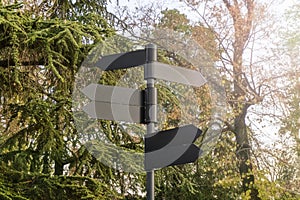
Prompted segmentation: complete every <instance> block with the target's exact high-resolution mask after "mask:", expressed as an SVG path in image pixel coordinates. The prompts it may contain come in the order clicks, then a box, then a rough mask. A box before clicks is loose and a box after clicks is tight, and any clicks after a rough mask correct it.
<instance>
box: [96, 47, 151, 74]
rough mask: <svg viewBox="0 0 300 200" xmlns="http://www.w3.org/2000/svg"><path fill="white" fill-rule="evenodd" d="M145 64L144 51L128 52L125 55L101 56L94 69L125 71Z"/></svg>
mask: <svg viewBox="0 0 300 200" xmlns="http://www.w3.org/2000/svg"><path fill="white" fill-rule="evenodd" d="M145 63H146V50H145V49H142V50H137V51H130V52H126V53H119V54H112V55H107V56H103V57H102V58H101V59H100V60H98V61H97V62H96V63H95V66H96V67H99V68H101V69H102V70H104V71H109V70H115V69H126V68H130V67H135V66H139V65H143V64H145Z"/></svg>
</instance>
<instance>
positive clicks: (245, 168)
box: [234, 105, 260, 200]
mask: <svg viewBox="0 0 300 200" xmlns="http://www.w3.org/2000/svg"><path fill="white" fill-rule="evenodd" d="M248 108H249V105H244V106H243V109H241V111H240V113H239V115H237V116H236V118H235V120H234V132H235V136H236V142H237V152H236V155H237V158H238V160H239V166H238V167H239V171H240V175H241V177H242V186H243V191H244V192H247V191H249V190H250V196H251V200H260V198H259V197H258V190H257V189H256V188H254V187H253V184H254V175H253V173H252V163H251V156H250V153H251V152H250V150H251V146H250V143H249V138H248V134H247V126H246V123H245V117H246V113H247V109H248Z"/></svg>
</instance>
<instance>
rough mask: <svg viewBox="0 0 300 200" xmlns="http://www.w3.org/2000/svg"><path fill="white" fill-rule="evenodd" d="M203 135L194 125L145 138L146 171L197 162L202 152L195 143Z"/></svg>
mask: <svg viewBox="0 0 300 200" xmlns="http://www.w3.org/2000/svg"><path fill="white" fill-rule="evenodd" d="M201 134H202V131H201V130H200V129H198V128H197V127H195V126H194V125H187V126H183V127H178V128H174V129H170V130H166V131H159V132H157V133H153V134H148V135H147V136H146V137H145V153H146V154H145V169H146V170H151V169H157V168H162V167H166V166H173V165H180V164H185V163H190V162H194V161H196V160H197V159H198V157H199V155H200V154H201V150H200V149H199V148H198V147H197V146H196V145H194V144H193V142H194V141H195V140H196V139H197V138H199V137H200V135H201Z"/></svg>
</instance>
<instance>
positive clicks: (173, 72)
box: [145, 62, 207, 87]
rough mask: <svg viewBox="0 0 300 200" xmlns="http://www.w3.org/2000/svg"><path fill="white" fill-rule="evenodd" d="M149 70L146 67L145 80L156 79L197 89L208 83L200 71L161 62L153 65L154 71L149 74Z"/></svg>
mask: <svg viewBox="0 0 300 200" xmlns="http://www.w3.org/2000/svg"><path fill="white" fill-rule="evenodd" d="M148 70H149V69H148V68H147V67H145V79H148V78H155V79H161V80H165V81H170V82H177V83H182V84H185V85H192V86H196V87H201V86H202V85H204V84H205V83H206V82H207V81H206V79H205V78H204V77H203V76H202V74H201V73H200V72H199V71H196V70H191V69H186V68H183V67H177V66H172V65H168V64H164V63H160V62H153V63H151V69H150V70H152V72H151V73H148Z"/></svg>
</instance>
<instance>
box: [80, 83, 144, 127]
mask: <svg viewBox="0 0 300 200" xmlns="http://www.w3.org/2000/svg"><path fill="white" fill-rule="evenodd" d="M81 92H82V93H83V94H85V95H86V96H87V97H88V98H89V99H91V100H92V102H90V103H89V104H87V105H86V106H84V107H83V108H82V109H83V111H84V112H85V113H87V114H88V115H89V116H90V117H92V118H96V119H106V120H116V121H126V122H134V123H143V121H144V106H143V101H144V100H143V94H142V91H141V90H136V89H132V88H123V87H117V86H108V85H99V84H90V85H88V86H87V87H85V88H83V89H82V90H81Z"/></svg>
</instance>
